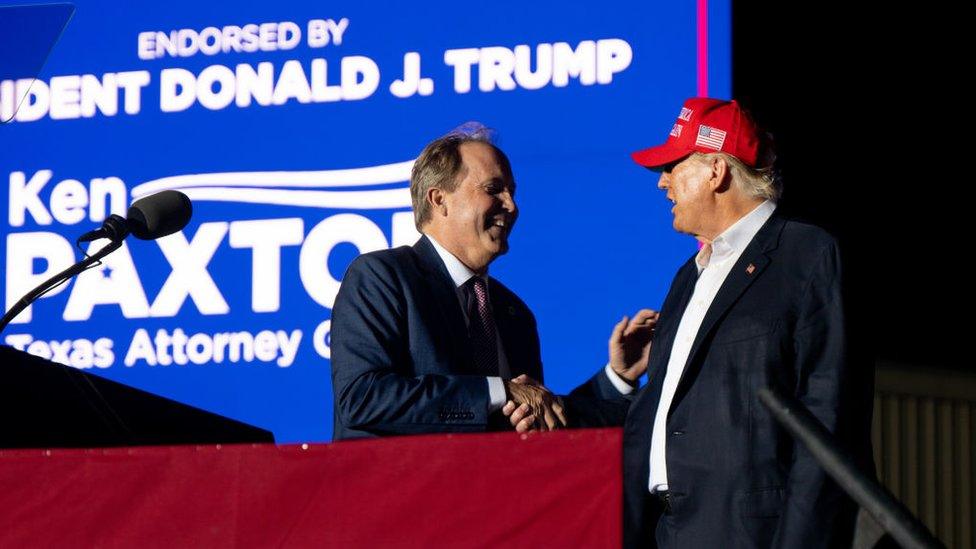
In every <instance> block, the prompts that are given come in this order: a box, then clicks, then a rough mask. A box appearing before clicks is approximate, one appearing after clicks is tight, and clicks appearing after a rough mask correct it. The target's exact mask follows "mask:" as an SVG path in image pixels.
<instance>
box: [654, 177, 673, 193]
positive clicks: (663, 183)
mask: <svg viewBox="0 0 976 549" xmlns="http://www.w3.org/2000/svg"><path fill="white" fill-rule="evenodd" d="M669 187H671V173H670V172H661V177H660V179H658V180H657V188H659V189H661V190H662V191H666V190H668V188H669Z"/></svg>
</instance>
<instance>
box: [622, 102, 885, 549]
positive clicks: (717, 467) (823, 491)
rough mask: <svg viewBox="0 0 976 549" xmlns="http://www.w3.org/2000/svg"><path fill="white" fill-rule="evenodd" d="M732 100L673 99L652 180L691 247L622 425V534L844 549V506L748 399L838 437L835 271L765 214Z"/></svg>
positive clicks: (840, 397) (754, 152)
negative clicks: (764, 390)
mask: <svg viewBox="0 0 976 549" xmlns="http://www.w3.org/2000/svg"><path fill="white" fill-rule="evenodd" d="M763 141H764V140H763V139H761V135H760V133H759V132H758V130H757V128H756V126H755V124H754V122H753V121H752V119H751V118H750V117H749V116H748V115H747V113H745V112H744V111H743V110H742V109H741V108H740V107H739V105H738V104H737V103H736V102H735V101H731V102H729V101H719V100H714V99H706V98H696V99H690V100H688V101H686V102H685V104H684V106H683V108H682V109H681V112H680V114H679V116H678V119H677V121H676V122H675V124H674V125H673V127H672V129H671V132H670V136H669V137H668V139H667V141H666V143H664V144H663V145H659V146H655V147H651V148H649V149H646V150H642V151H639V152H636V153H634V154H633V158H634V160H635V161H636V162H637V163H638V164H640V165H642V166H645V167H647V168H650V169H651V170H654V171H657V172H659V173H660V180H659V183H658V187H659V188H660V189H662V190H663V191H665V192H666V193H667V198H668V199H669V200H671V202H672V203H673V204H674V207H673V209H672V213H673V215H674V228H675V230H677V231H679V232H682V233H687V234H690V235H693V236H694V237H695V238H697V239H698V240H699V242H700V243H701V249H700V251H699V252H698V253H697V254H696V255H695V256H693V257H692V258H691V259H690V260H689V261H688V262H687V263H686V264H685V265H684V266H683V267H681V268H680V269H679V270H678V273H677V275H676V276H675V278H674V281H673V282H672V284H671V288H670V291H669V292H668V295H667V298H666V299H665V302H664V305H663V307H662V310H661V320H660V322H659V323H658V325H657V328H656V332H655V336H654V343H653V346H652V348H651V351H650V357H649V362H648V366H649V367H648V375H649V383H648V384H647V385H646V386H645V387H643V388H642V389H641V390H640V391H639V392H637V394H636V397H635V399H634V401H633V403H632V405H631V407H630V410H629V412H628V414H627V418H626V422H625V425H624V492H625V494H624V496H625V498H624V499H625V509H624V514H625V517H624V527H625V532H624V537H625V542H626V544H627V545H628V546H632V547H655V546H656V547H661V548H672V547H783V548H796V547H830V546H838V545H843V544H844V543H845V541H846V542H847V543H848V545H849V536H850V528H851V525H852V520H853V507H852V506H851V505H850V502H849V501H848V500H847V499H846V498H845V497H844V496H843V494H842V492H841V490H840V489H839V487H837V486H836V485H835V484H833V482H832V481H831V480H829V479H828V478H827V477H826V475H825V474H824V472H823V470H822V469H821V468H820V467H819V466H818V465H817V463H816V462H815V460H814V459H813V457H812V456H811V455H810V454H809V453H808V452H807V451H806V450H805V449H804V448H802V447H801V446H799V445H797V444H795V443H794V441H793V440H792V439H791V437H790V436H789V434H788V433H786V432H785V431H783V430H781V429H780V428H778V427H777V424H776V422H775V421H774V420H773V418H772V417H771V415H770V414H769V412H768V411H767V410H766V409H765V408H764V407H763V406H762V405H761V403H760V402H759V400H758V399H757V396H756V391H757V390H758V389H759V388H761V387H766V386H775V387H778V388H780V389H781V390H783V391H785V392H787V393H789V394H792V395H795V396H796V397H798V398H799V400H801V401H802V402H803V403H804V404H805V405H806V406H807V407H808V408H809V409H810V410H811V411H812V412H813V414H814V415H815V416H816V417H817V418H818V419H819V420H820V421H821V422H822V423H823V424H824V425H825V426H826V427H827V429H829V430H830V431H832V432H834V433H835V434H836V435H838V437H839V438H840V439H841V441H842V442H850V441H851V440H852V438H851V437H857V436H860V437H864V436H867V435H866V433H864V432H863V431H859V430H858V429H856V428H855V427H854V426H855V425H863V424H864V422H863V421H861V419H860V418H852V417H850V415H849V414H848V411H849V410H850V409H851V406H852V404H853V401H854V398H855V397H861V396H863V395H865V394H866V391H864V390H863V389H864V388H855V387H852V386H850V383H849V380H850V379H851V377H850V375H849V365H848V361H847V357H846V343H845V322H844V310H843V304H842V299H841V291H840V288H841V280H840V278H841V271H840V268H841V265H840V260H839V254H838V250H837V245H836V244H835V242H834V240H833V238H831V237H830V236H829V235H828V234H827V233H826V232H824V231H823V230H821V229H819V228H817V227H814V226H812V225H807V224H803V223H799V222H796V221H792V220H788V219H785V218H783V217H781V216H780V215H779V213H778V212H777V208H776V201H777V199H778V198H779V194H780V190H779V186H778V183H777V181H776V180H775V178H774V177H773V176H772V172H771V169H769V167H771V165H772V162H771V152H770V151H769V150H768V148H766V147H765V145H764V143H763Z"/></svg>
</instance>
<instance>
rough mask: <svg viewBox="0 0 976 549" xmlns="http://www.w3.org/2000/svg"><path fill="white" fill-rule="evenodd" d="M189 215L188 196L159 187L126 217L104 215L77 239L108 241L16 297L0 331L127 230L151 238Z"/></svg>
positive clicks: (116, 243)
mask: <svg viewBox="0 0 976 549" xmlns="http://www.w3.org/2000/svg"><path fill="white" fill-rule="evenodd" d="M191 215H193V205H192V204H191V203H190V198H189V197H188V196H186V195H185V194H183V193H181V192H179V191H163V192H159V193H156V194H154V195H150V196H147V197H145V198H140V199H139V200H136V201H135V202H134V203H133V204H132V207H131V208H129V212H128V213H127V214H126V218H123V217H122V216H120V215H115V214H112V215H110V216H108V219H106V220H105V222H104V223H102V227H101V228H100V229H96V230H94V231H88V232H87V233H85V234H83V235H81V238H79V239H78V242H79V243H80V242H91V241H92V240H97V239H99V238H108V239H109V240H111V242H110V243H109V244H107V245H106V246H104V247H102V248H101V249H99V250H98V251H97V252H95V253H94V254H93V255H90V256H89V255H88V254H85V258H84V259H82V260H81V261H79V262H78V263H75V264H74V265H72V266H70V267H68V268H67V269H65V270H63V271H61V272H60V273H58V274H56V275H54V276H52V277H51V278H49V279H47V280H45V281H44V282H42V283H41V284H40V285H38V286H37V287H36V288H34V289H33V290H31V291H30V292H28V293H27V295H25V296H24V297H22V298H20V301H18V302H17V303H14V304H13V306H11V307H10V309H9V310H8V311H7V314H5V315H3V318H0V332H2V331H3V329H4V328H5V327H6V326H7V324H9V323H10V321H11V320H13V319H14V317H16V316H17V315H18V314H20V312H21V311H23V310H24V309H26V308H27V307H28V306H29V305H30V304H31V303H33V302H34V300H36V299H37V298H39V297H41V296H42V295H44V294H45V293H47V292H49V291H50V290H51V289H52V288H54V287H56V286H57V285H58V284H61V283H62V282H64V281H65V280H68V279H69V278H71V277H73V276H75V275H77V274H79V273H81V272H82V271H84V270H85V269H87V268H89V267H91V266H92V265H95V264H96V263H98V262H99V261H101V259H102V258H103V257H105V256H107V255H108V254H110V253H112V252H114V251H115V250H118V249H119V248H121V247H122V241H123V240H125V237H127V236H129V234H130V233H131V234H132V235H134V236H135V237H136V238H141V239H142V240H155V239H157V238H161V237H164V236H166V235H170V234H173V233H175V232H176V231H178V230H180V229H182V228H183V227H186V224H187V223H189V222H190V216H191Z"/></svg>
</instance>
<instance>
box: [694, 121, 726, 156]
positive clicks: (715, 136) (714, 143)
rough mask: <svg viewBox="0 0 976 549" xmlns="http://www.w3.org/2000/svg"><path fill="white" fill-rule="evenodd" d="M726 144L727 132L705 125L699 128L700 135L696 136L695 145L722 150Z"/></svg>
mask: <svg viewBox="0 0 976 549" xmlns="http://www.w3.org/2000/svg"><path fill="white" fill-rule="evenodd" d="M724 144H725V132H723V131H722V130H720V129H718V128H713V127H711V126H704V125H703V126H701V127H700V128H698V137H696V138H695V145H700V146H702V147H708V148H709V149H715V150H716V151H719V150H722V145H724Z"/></svg>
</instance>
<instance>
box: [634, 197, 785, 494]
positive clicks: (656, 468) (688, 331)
mask: <svg viewBox="0 0 976 549" xmlns="http://www.w3.org/2000/svg"><path fill="white" fill-rule="evenodd" d="M775 209H776V203H774V202H771V201H769V200H767V201H765V202H763V203H762V204H760V205H759V206H757V207H756V208H755V209H754V210H752V211H751V212H750V213H748V214H746V215H745V216H744V217H742V218H741V219H739V220H738V221H736V222H735V223H734V224H733V225H732V226H731V227H729V228H728V229H726V230H725V232H723V233H722V234H720V235H719V236H718V237H717V238H716V239H715V240H714V241H712V244H711V246H708V245H706V246H703V247H702V249H701V251H700V252H699V253H698V256H697V257H696V258H695V262H696V263H697V264H698V281H697V282H696V283H695V290H694V292H693V293H692V295H691V299H690V300H689V301H688V306H687V307H686V308H685V311H684V313H683V314H682V315H681V320H680V322H679V323H678V331H677V333H676V334H675V337H674V343H673V345H672V347H671V356H670V357H669V358H668V367H667V370H666V373H665V375H664V387H663V388H662V390H661V400H660V402H659V403H658V406H657V412H656V413H655V415H654V430H653V431H652V434H651V453H650V455H649V456H648V457H649V459H650V465H651V469H650V471H651V473H650V477H649V478H648V482H647V489H648V490H649V491H651V492H660V491H664V490H667V489H668V465H667V460H666V444H667V420H668V412H669V411H670V409H671V401H672V400H673V399H674V393H675V390H676V389H677V388H678V381H679V380H680V379H681V374H682V372H684V369H685V364H686V363H687V362H688V355H689V354H690V353H691V346H692V344H693V343H694V341H695V338H696V337H697V335H698V330H699V328H701V323H702V321H703V320H704V319H705V313H706V312H707V311H708V309H709V307H711V305H712V301H713V300H714V299H715V295H716V294H717V293H718V291H719V289H720V288H721V287H722V284H723V283H724V282H725V279H726V277H727V276H728V274H729V271H731V270H732V266H733V265H735V262H736V261H738V260H739V257H740V256H741V255H742V252H743V250H745V248H746V246H748V245H749V242H751V241H752V239H753V238H754V237H755V236H756V233H757V232H759V229H760V228H761V227H762V226H763V224H764V223H766V221H767V220H768V219H769V217H770V216H771V215H772V214H773V210H775ZM709 252H710V253H709Z"/></svg>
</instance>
